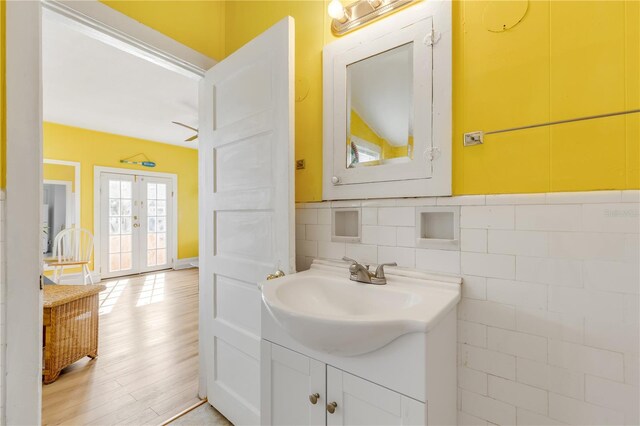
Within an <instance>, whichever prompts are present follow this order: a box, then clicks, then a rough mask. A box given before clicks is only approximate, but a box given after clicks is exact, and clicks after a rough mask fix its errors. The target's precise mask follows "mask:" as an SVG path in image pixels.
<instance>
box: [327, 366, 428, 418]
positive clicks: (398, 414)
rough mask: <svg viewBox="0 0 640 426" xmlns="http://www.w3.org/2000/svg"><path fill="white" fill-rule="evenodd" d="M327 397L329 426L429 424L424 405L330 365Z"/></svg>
mask: <svg viewBox="0 0 640 426" xmlns="http://www.w3.org/2000/svg"><path fill="white" fill-rule="evenodd" d="M327 400H328V405H327V425H329V426H343V425H345V426H356V425H363V426H365V425H367V426H374V425H385V426H389V425H425V424H426V423H427V415H426V414H427V413H426V405H425V404H423V403H421V402H419V401H416V400H415V399H412V398H409V397H407V396H404V395H401V394H399V393H397V392H394V391H392V390H389V389H387V388H385V387H382V386H379V385H376V384H375V383H372V382H369V381H367V380H364V379H361V378H359V377H356V376H354V375H351V374H349V373H346V372H344V371H342V370H338V369H337V368H334V367H331V366H327ZM334 404H335V405H334ZM331 411H333V413H331Z"/></svg>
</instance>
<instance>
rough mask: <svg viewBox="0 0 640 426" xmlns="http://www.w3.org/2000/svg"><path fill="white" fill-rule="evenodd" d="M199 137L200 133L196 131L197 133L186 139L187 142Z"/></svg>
mask: <svg viewBox="0 0 640 426" xmlns="http://www.w3.org/2000/svg"><path fill="white" fill-rule="evenodd" d="M196 139H198V134H197V133H196V134H195V135H193V136H191V137H190V138H189V139H185V142H191V141H193V140H196Z"/></svg>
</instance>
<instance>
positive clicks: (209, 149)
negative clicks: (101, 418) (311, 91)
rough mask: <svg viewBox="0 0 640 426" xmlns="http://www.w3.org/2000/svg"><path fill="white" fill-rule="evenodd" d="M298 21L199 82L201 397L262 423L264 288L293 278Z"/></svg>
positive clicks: (285, 23) (242, 419) (236, 416)
mask: <svg viewBox="0 0 640 426" xmlns="http://www.w3.org/2000/svg"><path fill="white" fill-rule="evenodd" d="M293 40H294V24H293V19H292V18H285V19H283V20H282V21H280V22H278V23H277V24H275V25H274V26H273V27H271V28H270V29H268V30H267V31H266V32H264V33H263V34H261V35H260V36H258V37H257V38H255V39H253V40H252V41H250V42H249V43H247V44H246V45H245V46H243V47H242V48H240V49H239V50H238V51H236V52H235V53H233V54H232V55H231V56H229V57H227V58H226V59H225V60H224V61H222V62H220V63H218V64H217V65H215V66H214V67H213V68H212V69H211V70H209V71H207V73H206V74H205V77H204V79H203V80H202V82H201V84H200V138H199V139H200V147H199V165H200V166H199V172H200V184H199V186H200V300H201V306H200V310H201V317H200V318H201V319H200V326H201V335H200V345H201V346H200V347H201V352H200V354H201V356H202V357H203V358H202V359H201V364H200V365H201V368H204V370H205V371H206V376H205V377H203V380H202V382H201V392H200V393H201V396H207V397H208V400H209V403H210V404H212V405H213V406H215V407H216V408H217V409H218V410H219V411H220V412H221V413H222V414H224V415H225V416H226V417H227V418H228V419H229V420H230V421H231V422H232V423H233V424H236V425H241V424H252V425H256V424H260V303H261V298H260V291H259V290H258V287H257V283H258V282H261V281H264V280H265V279H266V277H267V275H269V274H273V273H274V272H276V271H277V270H282V271H283V272H285V273H287V274H288V273H292V272H294V265H295V261H294V259H295V247H294V233H293V227H294V191H293V189H294V180H293V179H294V175H293V164H294V160H293V154H294V146H293V142H294V139H293V134H294V130H293V126H294V118H293V116H294V112H293V110H294V72H293V69H294V58H293V54H294V43H293Z"/></svg>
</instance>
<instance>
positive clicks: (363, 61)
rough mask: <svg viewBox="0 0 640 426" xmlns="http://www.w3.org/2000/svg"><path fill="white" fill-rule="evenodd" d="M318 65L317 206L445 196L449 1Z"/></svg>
mask: <svg viewBox="0 0 640 426" xmlns="http://www.w3.org/2000/svg"><path fill="white" fill-rule="evenodd" d="M323 67H324V69H323V79H324V82H323V84H324V119H323V120H324V129H323V134H324V136H323V146H324V167H323V198H324V199H325V200H337V199H354V198H387V197H417V196H435V195H438V196H443V195H451V4H450V2H445V1H435V2H423V3H419V4H417V5H415V6H411V7H409V8H407V9H406V10H404V11H402V12H399V13H396V14H394V15H392V16H390V17H388V18H385V19H382V20H381V21H379V22H377V23H375V24H372V25H369V26H367V27H365V28H363V29H361V30H359V31H356V32H354V33H352V34H350V35H348V36H345V37H343V38H341V39H339V40H337V41H335V42H333V43H331V44H329V45H327V46H325V48H324V51H323ZM399 182H402V183H401V184H399Z"/></svg>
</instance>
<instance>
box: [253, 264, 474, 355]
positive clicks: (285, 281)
mask: <svg viewBox="0 0 640 426" xmlns="http://www.w3.org/2000/svg"><path fill="white" fill-rule="evenodd" d="M386 275H387V284H386V285H372V284H363V283H359V282H354V281H351V280H349V271H348V266H347V265H346V264H336V263H333V262H323V261H315V262H314V264H313V265H312V266H311V269H309V270H308V271H304V272H300V273H297V274H293V275H289V276H285V277H282V278H279V279H276V280H271V281H265V282H263V283H261V284H260V287H261V289H262V300H263V302H264V304H265V306H266V308H267V310H268V311H269V313H270V314H271V316H272V317H273V318H274V319H275V320H276V322H277V323H278V324H279V325H280V326H281V327H282V328H283V329H284V330H285V331H286V332H287V333H288V334H289V335H290V336H291V337H293V338H294V339H295V340H297V341H298V342H300V343H301V344H303V345H304V346H306V347H308V348H310V349H313V350H317V351H321V352H324V353H329V354H334V355H342V356H354V355H360V354H363V353H367V352H371V351H374V350H376V349H378V348H381V347H382V346H385V345H386V344H388V343H389V342H391V341H393V340H394V339H396V338H398V337H400V336H402V335H404V334H407V333H427V332H429V330H431V329H432V328H433V327H434V326H435V325H436V324H437V323H438V322H439V320H440V319H442V318H443V317H444V316H445V315H446V314H447V313H448V312H449V311H450V310H451V309H452V308H453V307H454V306H455V305H456V304H457V303H458V301H459V300H460V282H461V281H460V278H457V277H434V276H432V275H427V274H422V273H418V272H412V271H402V270H400V269H393V270H392V269H389V270H388V271H387V274H386Z"/></svg>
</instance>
